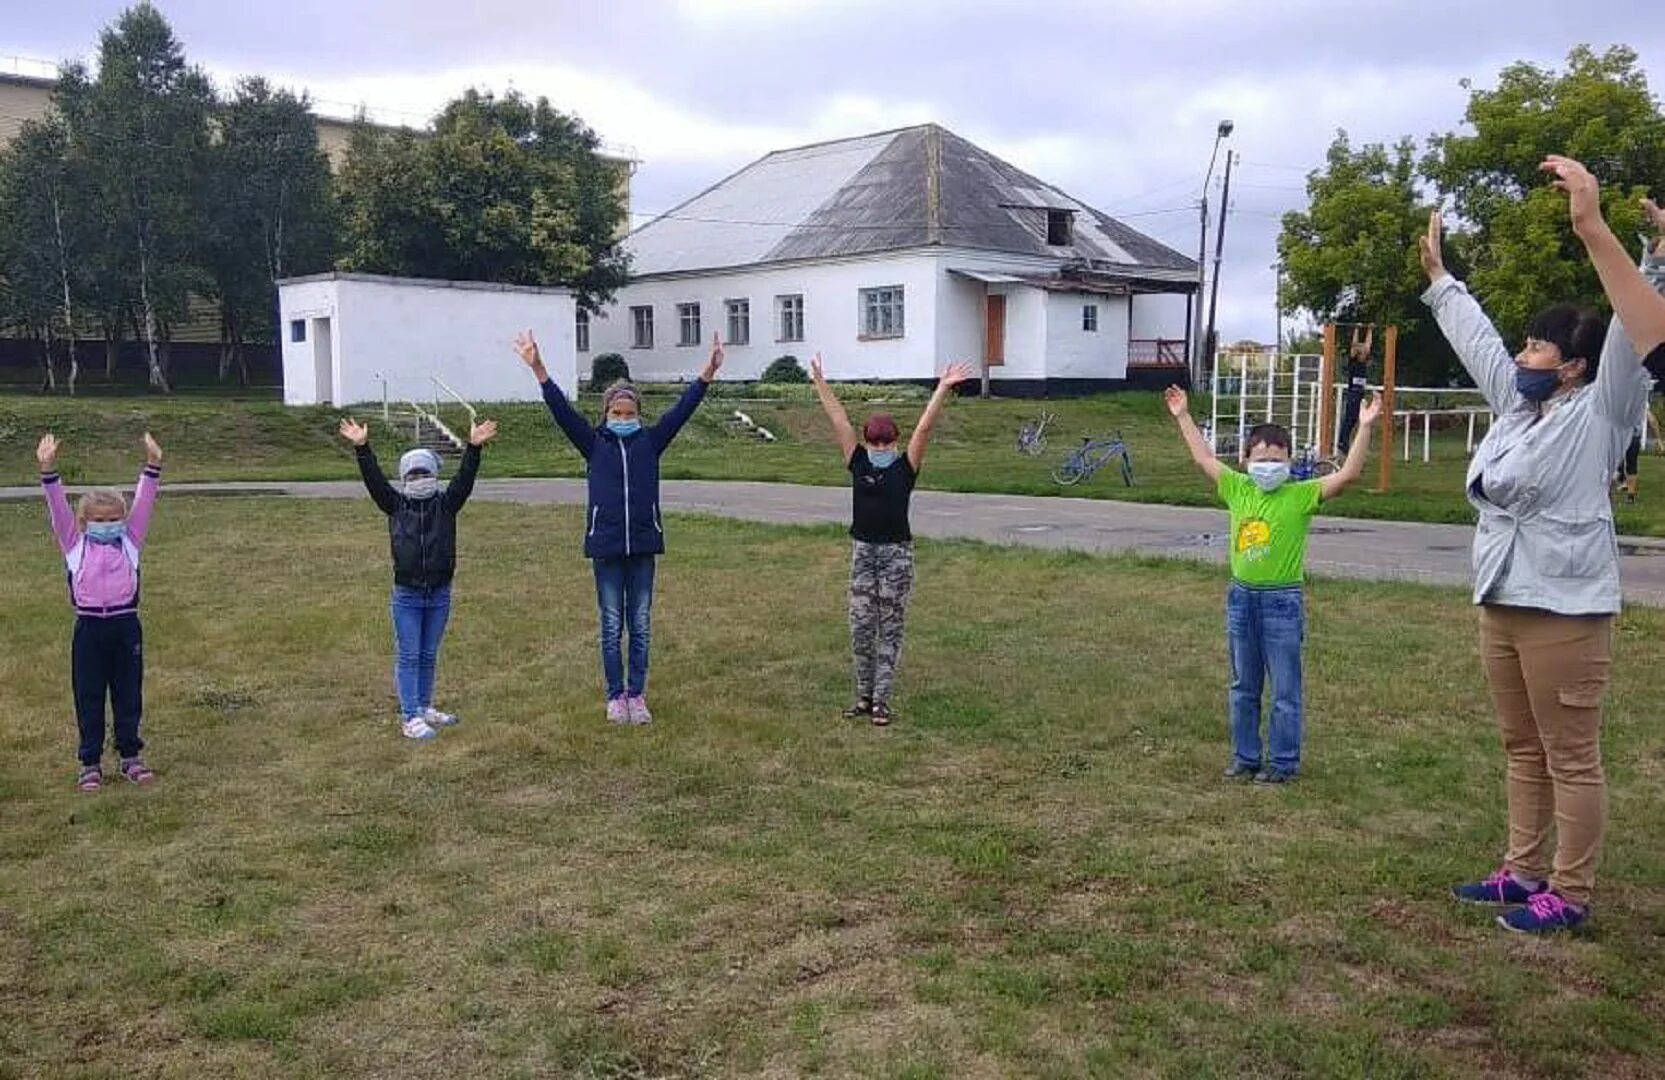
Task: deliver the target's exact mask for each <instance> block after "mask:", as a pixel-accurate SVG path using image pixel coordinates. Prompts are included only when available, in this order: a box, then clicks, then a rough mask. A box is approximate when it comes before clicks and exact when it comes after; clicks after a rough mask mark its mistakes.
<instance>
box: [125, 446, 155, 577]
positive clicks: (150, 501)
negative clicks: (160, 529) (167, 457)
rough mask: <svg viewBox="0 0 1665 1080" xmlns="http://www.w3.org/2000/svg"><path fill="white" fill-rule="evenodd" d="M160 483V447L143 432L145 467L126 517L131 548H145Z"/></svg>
mask: <svg viewBox="0 0 1665 1080" xmlns="http://www.w3.org/2000/svg"><path fill="white" fill-rule="evenodd" d="M161 482H162V447H161V446H160V445H158V444H157V442H156V440H155V439H153V438H151V437H150V432H148V431H147V432H145V467H144V469H143V470H142V471H141V472H140V473H139V486H138V487H137V488H136V489H134V491H133V509H132V510H131V511H130V512H129V513H128V515H127V538H128V539H129V540H131V541H133V546H134V547H137V548H142V547H144V546H145V537H146V536H147V535H148V534H149V533H150V515H151V512H152V511H154V510H155V509H156V491H157V488H158V486H159V485H160V484H161Z"/></svg>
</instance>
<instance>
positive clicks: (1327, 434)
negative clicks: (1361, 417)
mask: <svg viewBox="0 0 1665 1080" xmlns="http://www.w3.org/2000/svg"><path fill="white" fill-rule="evenodd" d="M1317 450H1318V453H1319V454H1320V455H1321V456H1323V457H1329V456H1330V455H1331V454H1333V453H1335V323H1325V324H1324V356H1323V358H1322V359H1321V360H1320V361H1319V362H1318V446H1317Z"/></svg>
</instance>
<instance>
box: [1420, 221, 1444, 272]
mask: <svg viewBox="0 0 1665 1080" xmlns="http://www.w3.org/2000/svg"><path fill="white" fill-rule="evenodd" d="M1444 235H1445V221H1444V220H1443V219H1442V218H1441V217H1440V212H1439V211H1438V210H1434V211H1432V212H1430V213H1429V215H1428V231H1427V232H1426V233H1425V234H1423V235H1422V236H1421V237H1419V238H1418V239H1417V254H1418V255H1419V256H1420V257H1421V259H1422V269H1423V271H1424V272H1425V273H1427V275H1428V280H1429V281H1438V280H1439V279H1440V278H1442V277H1444V276H1445V256H1444V255H1443V254H1442V253H1441V250H1440V249H1441V246H1442V243H1443V238H1444Z"/></svg>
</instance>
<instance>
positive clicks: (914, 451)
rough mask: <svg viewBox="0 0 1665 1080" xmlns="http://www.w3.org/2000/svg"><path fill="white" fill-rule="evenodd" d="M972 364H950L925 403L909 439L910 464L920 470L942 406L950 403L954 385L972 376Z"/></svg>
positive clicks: (915, 469) (915, 470)
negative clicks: (949, 399)
mask: <svg viewBox="0 0 1665 1080" xmlns="http://www.w3.org/2000/svg"><path fill="white" fill-rule="evenodd" d="M971 376H972V370H971V365H970V364H965V363H959V364H949V365H948V370H947V371H944V372H943V373H942V377H941V378H939V379H938V380H937V388H936V390H935V391H933V392H932V394H931V400H930V401H928V402H926V403H925V411H924V412H923V413H921V414H920V416H919V423H917V424H915V425H914V429H913V436H912V437H911V438H909V439H908V466H909V467H910V468H912V469H913V471H914V472H916V473H917V472H918V471H919V469H920V466H922V465H923V464H924V463H925V449H926V447H928V446H930V445H931V432H932V430H933V429H935V427H936V426H937V417H938V416H940V415H941V414H942V407H943V406H944V405H946V404H947V403H948V398H949V396H950V395H951V394H953V392H954V387H956V386H958V385H960V384H961V383H963V382H965V381H966V380H967V379H969V378H971Z"/></svg>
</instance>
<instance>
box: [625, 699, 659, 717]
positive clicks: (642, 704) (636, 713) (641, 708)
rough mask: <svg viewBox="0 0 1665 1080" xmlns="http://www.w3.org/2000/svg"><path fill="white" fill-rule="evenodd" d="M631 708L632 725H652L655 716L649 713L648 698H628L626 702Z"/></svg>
mask: <svg viewBox="0 0 1665 1080" xmlns="http://www.w3.org/2000/svg"><path fill="white" fill-rule="evenodd" d="M625 703H626V704H627V705H628V706H629V707H630V722H631V723H632V724H651V723H653V714H652V713H650V712H648V707H647V698H645V697H643V696H642V695H641V694H636V695H635V696H633V697H630V698H627V699H626V702H625Z"/></svg>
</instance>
